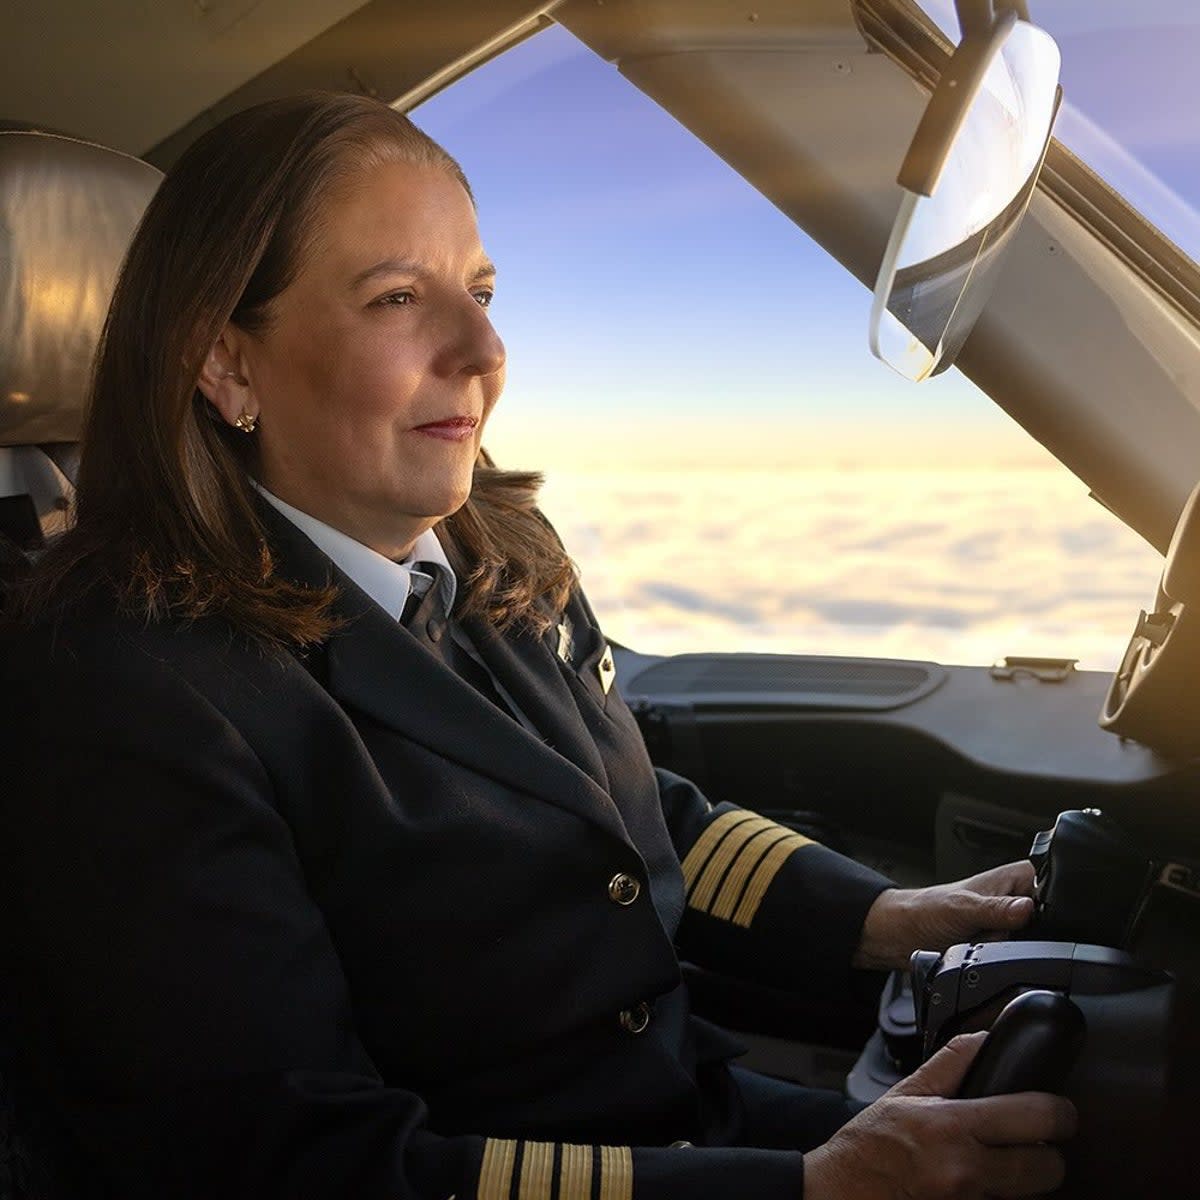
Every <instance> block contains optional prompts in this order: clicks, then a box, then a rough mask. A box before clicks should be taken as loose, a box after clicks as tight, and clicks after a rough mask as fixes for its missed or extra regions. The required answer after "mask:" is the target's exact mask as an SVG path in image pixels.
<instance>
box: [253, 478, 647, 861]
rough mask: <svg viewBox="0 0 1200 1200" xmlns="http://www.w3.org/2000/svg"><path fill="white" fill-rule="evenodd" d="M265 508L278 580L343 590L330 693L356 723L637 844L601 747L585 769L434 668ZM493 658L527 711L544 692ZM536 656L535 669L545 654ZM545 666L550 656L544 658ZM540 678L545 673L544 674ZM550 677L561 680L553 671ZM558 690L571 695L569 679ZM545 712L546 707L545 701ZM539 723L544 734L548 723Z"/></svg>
mask: <svg viewBox="0 0 1200 1200" xmlns="http://www.w3.org/2000/svg"><path fill="white" fill-rule="evenodd" d="M256 508H257V510H258V513H259V517H260V519H261V521H262V524H263V526H264V528H265V530H266V532H267V538H268V541H269V542H270V545H271V548H272V550H273V551H274V553H275V558H276V563H275V567H276V571H277V572H278V573H279V574H281V575H283V576H284V577H285V578H288V579H290V580H291V581H292V582H294V583H297V584H300V585H302V586H305V587H309V588H314V589H322V588H325V587H328V586H329V585H330V584H332V585H334V586H336V587H337V588H338V589H339V592H340V596H339V599H338V601H337V602H336V604H335V606H334V611H335V613H336V614H337V615H338V616H339V617H340V618H342V619H343V620H344V621H345V624H344V625H343V627H342V628H341V629H339V630H337V631H336V632H335V633H334V634H333V635H332V636H331V637H330V638H329V640H328V642H327V643H326V644H325V656H326V684H325V686H326V688H327V690H328V691H329V693H330V695H331V696H333V698H334V699H335V700H336V701H337V702H338V703H339V704H340V705H341V706H342V707H343V708H345V709H346V710H347V711H348V712H349V713H350V714H351V716H352V717H353V715H354V714H355V713H363V714H366V715H368V716H370V717H371V718H373V719H374V720H375V721H378V722H380V723H381V724H383V725H385V726H387V727H388V728H391V729H394V730H396V731H397V732H398V733H401V734H403V735H404V736H405V737H407V738H410V739H411V740H412V741H414V742H418V743H419V744H421V745H423V746H425V747H426V748H428V749H429V750H432V751H433V752H435V753H436V754H439V755H441V756H442V757H444V758H448V759H451V760H453V761H455V762H458V763H461V764H462V765H464V766H466V767H469V768H470V769H472V770H473V771H476V772H477V773H478V774H480V775H484V776H487V777H488V778H491V779H495V780H497V781H498V782H501V783H504V784H506V785H507V786H509V787H512V788H515V789H517V790H519V791H523V792H527V793H531V794H533V795H536V796H537V797H538V798H539V799H542V800H545V801H546V802H548V803H551V804H554V805H557V806H558V807H560V808H566V809H569V810H570V811H572V812H574V813H575V814H576V815H578V816H580V817H582V818H583V819H585V820H588V821H591V822H593V823H595V824H598V825H600V826H601V827H603V828H605V829H607V830H608V831H609V832H610V833H612V834H614V835H615V836H616V837H619V838H620V839H621V840H622V841H626V842H627V841H628V835H627V833H626V831H625V826H624V823H623V822H622V820H621V818H620V815H619V814H618V812H617V808H616V805H615V804H614V803H613V801H612V798H611V797H610V796H609V795H608V793H607V792H606V791H605V790H604V788H603V787H602V786H601V785H600V783H599V782H598V780H599V779H603V767H602V765H601V764H600V762H599V756H598V755H596V754H595V749H594V747H591V746H590V745H589V746H588V750H589V751H590V755H589V756H586V757H585V758H584V762H585V765H586V769H584V768H583V767H581V766H579V765H577V764H576V763H575V762H573V761H571V760H570V758H568V757H566V755H565V753H559V752H558V751H557V750H555V749H552V748H551V747H550V746H549V745H547V744H545V743H544V742H542V741H541V740H540V739H539V738H537V737H535V736H534V735H533V734H531V733H530V732H528V731H527V730H526V729H524V728H522V726H521V725H519V724H518V723H517V722H516V721H514V720H513V719H512V718H511V717H509V716H508V715H507V714H506V713H503V712H501V711H500V710H499V709H498V708H496V706H495V705H494V704H492V703H491V701H489V700H488V699H486V698H485V697H484V696H481V695H480V694H479V693H478V692H477V691H476V690H475V689H474V688H473V687H472V686H471V685H470V684H469V683H467V682H465V681H464V680H462V679H460V678H459V677H458V676H457V675H455V674H454V673H453V672H451V671H448V670H446V669H445V668H444V667H443V666H442V665H441V664H439V663H437V662H436V661H435V660H434V659H432V658H431V657H430V655H429V652H428V650H426V649H425V647H424V646H422V645H421V644H420V642H418V641H417V639H416V638H415V637H413V636H412V634H411V633H409V631H408V630H407V629H405V628H404V627H403V626H402V625H399V624H398V623H397V622H396V621H395V620H394V619H393V618H392V617H390V616H389V615H388V614H387V613H386V612H384V610H383V609H382V608H380V607H379V605H378V604H376V603H375V602H374V601H373V600H372V599H371V598H370V597H369V596H368V595H367V594H366V593H365V592H364V591H363V590H362V589H361V588H360V587H358V585H357V584H356V583H354V581H353V580H352V579H351V578H350V577H349V576H348V575H346V574H345V573H344V572H342V571H341V570H340V569H338V567H336V566H335V565H334V563H333V562H332V561H331V560H330V559H329V557H328V556H327V555H325V554H324V553H323V552H322V551H321V550H320V549H319V548H318V547H317V546H316V545H315V544H314V543H313V542H312V541H311V540H310V539H309V538H308V537H307V536H306V535H305V534H304V533H302V532H301V531H300V530H299V529H298V528H297V527H296V526H295V525H293V524H292V522H291V521H289V520H288V519H287V518H286V517H284V516H283V515H282V514H281V513H279V512H278V511H276V510H275V509H274V508H273V507H272V506H271V505H270V504H269V503H268V502H267V501H266V500H264V499H262V498H261V497H256ZM499 640H500V639H496V641H497V642H499ZM488 649H489V650H490V651H492V652H491V653H489V654H488V665H489V666H490V667H491V668H492V669H493V670H496V671H497V673H498V676H499V677H500V679H501V682H503V683H504V684H505V686H506V687H509V688H510V690H513V692H514V695H517V696H518V702H520V703H522V706H524V704H525V702H526V699H531V698H532V697H533V695H534V692H535V691H536V689H531V688H530V686H529V680H528V677H527V675H526V674H525V672H524V671H522V669H521V667H522V664H521V663H520V662H518V661H517V660H516V656H515V654H511V653H510V654H509V655H505V654H503V653H501V654H496V652H495V648H494V645H489V647H488ZM538 649H539V647H533V650H534V651H535V652H536V651H537V650H538ZM531 657H533V658H534V659H535V661H536V659H537V654H536V653H535V654H534V655H532V656H531ZM544 657H546V658H547V659H549V658H551V655H550V654H549V653H548V652H545V654H544ZM536 669H537V670H538V672H539V673H541V670H542V666H541V665H539V666H538V667H537V668H536ZM549 670H550V671H553V672H555V673H556V674H557V668H556V666H555V664H554V663H553V662H550V663H549ZM501 672H503V673H501ZM547 682H550V681H549V680H547ZM557 684H558V686H559V687H565V684H564V683H563V681H562V679H561V677H558V678H557ZM567 699H568V700H569V692H567ZM541 703H542V705H543V706H545V700H544V699H543V700H542V701H541ZM531 715H534V719H535V721H537V722H538V727H539V728H543V725H542V721H541V716H542V714H541V713H538V714H531ZM559 728H561V726H559ZM556 732H557V730H556ZM565 750H566V747H564V751H565ZM593 756H594V757H595V759H596V762H595V763H593V762H592V761H591V757H593ZM597 769H598V774H597Z"/></svg>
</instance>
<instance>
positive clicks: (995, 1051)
mask: <svg viewBox="0 0 1200 1200" xmlns="http://www.w3.org/2000/svg"><path fill="white" fill-rule="evenodd" d="M1086 1032H1087V1026H1086V1023H1085V1021H1084V1019H1083V1013H1081V1012H1080V1011H1079V1008H1078V1006H1076V1005H1075V1004H1073V1003H1072V1002H1071V1001H1070V1000H1069V999H1068V998H1067V997H1066V996H1064V995H1063V994H1062V993H1061V992H1050V991H1032V992H1024V993H1022V994H1021V995H1020V996H1018V997H1017V998H1016V999H1015V1000H1010V1001H1009V1002H1008V1004H1007V1005H1005V1007H1004V1010H1003V1011H1002V1012H1001V1013H1000V1015H999V1016H998V1017H997V1018H996V1020H995V1022H994V1023H993V1025H992V1028H991V1030H990V1032H989V1033H988V1035H987V1038H986V1039H985V1040H984V1043H983V1045H982V1046H981V1047H980V1050H979V1053H978V1054H977V1055H976V1057H975V1061H974V1062H972V1063H971V1065H970V1067H968V1068H967V1074H966V1076H965V1078H964V1079H963V1082H962V1087H961V1088H960V1089H959V1092H958V1094H959V1096H960V1097H961V1098H963V1099H974V1098H978V1097H980V1096H1002V1095H1009V1094H1011V1093H1013V1092H1061V1091H1062V1090H1063V1085H1064V1083H1066V1079H1067V1076H1068V1075H1069V1074H1070V1073H1071V1068H1072V1067H1074V1065H1075V1063H1076V1061H1077V1060H1078V1058H1079V1053H1080V1051H1081V1050H1082V1049H1083V1042H1084V1037H1085V1035H1086Z"/></svg>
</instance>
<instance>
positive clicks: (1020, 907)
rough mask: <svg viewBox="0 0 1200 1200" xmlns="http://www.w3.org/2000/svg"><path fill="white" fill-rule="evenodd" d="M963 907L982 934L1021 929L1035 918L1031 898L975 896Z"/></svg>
mask: <svg viewBox="0 0 1200 1200" xmlns="http://www.w3.org/2000/svg"><path fill="white" fill-rule="evenodd" d="M964 894H966V895H970V893H964ZM963 907H964V908H965V909H967V910H968V913H969V919H970V920H971V921H972V922H973V924H974V926H975V928H976V929H977V930H978V931H979V932H981V933H984V932H987V931H989V930H997V929H998V930H1001V931H1004V930H1013V929H1021V928H1022V927H1023V926H1025V925H1028V924H1029V921H1030V918H1031V917H1032V916H1033V900H1032V899H1031V898H1030V897H1029V896H980V895H973V896H971V898H970V902H969V903H968V904H966V905H964V906H963Z"/></svg>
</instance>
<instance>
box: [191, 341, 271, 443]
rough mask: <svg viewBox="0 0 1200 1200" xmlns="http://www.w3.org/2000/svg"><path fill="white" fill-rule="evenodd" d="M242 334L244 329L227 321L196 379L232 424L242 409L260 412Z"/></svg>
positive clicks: (198, 386) (251, 414) (243, 410)
mask: <svg viewBox="0 0 1200 1200" xmlns="http://www.w3.org/2000/svg"><path fill="white" fill-rule="evenodd" d="M243 337H244V335H243V334H242V332H241V330H239V329H235V328H234V327H233V326H232V325H226V326H225V328H224V329H223V330H222V331H221V336H220V337H219V338H217V340H216V341H215V342H214V343H213V347H212V349H211V350H210V351H209V352H208V354H207V355H206V356H205V358H204V366H203V367H201V368H200V375H199V377H198V378H197V379H196V387H197V388H199V389H200V391H201V392H202V393H203V394H204V395H205V396H206V397H207V398H208V401H209V403H210V404H211V405H212V406H213V407H214V408H215V409H216V410H217V412H219V413H220V414H221V416H222V418H223V419H224V420H225V421H226V423H228V424H230V425H232V424H233V423H234V422H235V421H236V420H237V419H238V417H240V416H241V415H242V414H243V413H245V414H247V415H249V416H251V417H257V416H258V399H257V397H256V396H255V395H254V390H253V388H252V387H251V386H250V382H249V379H248V372H247V369H246V361H245V355H244V353H243V349H242V338H243Z"/></svg>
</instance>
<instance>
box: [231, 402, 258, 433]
mask: <svg viewBox="0 0 1200 1200" xmlns="http://www.w3.org/2000/svg"><path fill="white" fill-rule="evenodd" d="M257 424H258V418H257V417H252V416H251V415H250V414H249V413H248V412H247V411H246V410H245V409H244V408H243V409H242V411H241V415H240V416H239V417H238V419H237V420H236V421H234V425H235V426H236V427H237V428H238V429H240V430H241V431H242V432H243V433H253V432H254V427H255V426H256V425H257Z"/></svg>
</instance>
